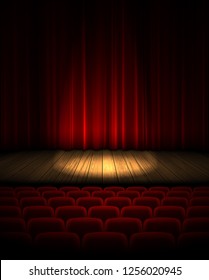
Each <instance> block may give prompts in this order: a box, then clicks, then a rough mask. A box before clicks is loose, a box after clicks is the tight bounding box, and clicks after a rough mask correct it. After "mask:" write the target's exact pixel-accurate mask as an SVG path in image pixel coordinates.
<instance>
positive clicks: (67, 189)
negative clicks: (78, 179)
mask: <svg viewBox="0 0 209 280" xmlns="http://www.w3.org/2000/svg"><path fill="white" fill-rule="evenodd" d="M59 190H60V191H63V192H65V193H67V192H70V191H80V188H79V187H76V186H63V187H60V188H59Z"/></svg>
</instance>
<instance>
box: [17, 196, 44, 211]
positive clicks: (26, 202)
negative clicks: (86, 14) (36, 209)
mask: <svg viewBox="0 0 209 280" xmlns="http://www.w3.org/2000/svg"><path fill="white" fill-rule="evenodd" d="M44 205H47V202H46V199H45V198H44V197H41V196H37V197H23V198H21V199H20V207H21V208H22V209H23V208H24V207H27V206H44Z"/></svg>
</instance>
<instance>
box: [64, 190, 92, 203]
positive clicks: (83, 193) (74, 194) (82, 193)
mask: <svg viewBox="0 0 209 280" xmlns="http://www.w3.org/2000/svg"><path fill="white" fill-rule="evenodd" d="M66 196H67V197H72V198H74V199H75V201H76V200H77V199H78V198H79V197H88V196H90V192H88V191H70V192H67V194H66Z"/></svg>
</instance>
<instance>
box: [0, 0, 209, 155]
mask: <svg viewBox="0 0 209 280" xmlns="http://www.w3.org/2000/svg"><path fill="white" fill-rule="evenodd" d="M3 2H4V1H3ZM186 3H187V4H188V5H189V7H188V5H186ZM208 26H209V25H208V9H207V1H196V3H190V2H188V1H181V5H178V4H177V1H151V0H150V1H117V0H115V1H110V0H109V1H107V0H101V1H96V0H95V1H93V0H88V1H80V0H78V1H63V0H61V1H42V2H41V3H40V2H39V3H38V1H14V2H9V3H8V1H5V3H4V6H3V7H2V8H1V41H2V50H1V61H0V64H1V66H0V67H1V73H2V74H1V93H0V97H1V100H0V110H1V113H0V114H1V115H0V118H1V119H0V120H1V123H0V135H1V136H0V147H1V149H25V148H49V149H51V148H58V149H75V148H79V149H87V148H90V149H101V148H108V149H172V150H173V149H197V150H208V148H209V144H208V143H209V137H208V136H209V135H208V127H209V123H208V121H209V110H208V101H209V100H208V47H209V46H208Z"/></svg>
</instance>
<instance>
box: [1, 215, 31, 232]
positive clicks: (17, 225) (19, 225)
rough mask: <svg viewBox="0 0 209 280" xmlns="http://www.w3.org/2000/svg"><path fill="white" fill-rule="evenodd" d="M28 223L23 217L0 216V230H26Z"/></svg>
mask: <svg viewBox="0 0 209 280" xmlns="http://www.w3.org/2000/svg"><path fill="white" fill-rule="evenodd" d="M25 231H26V225H25V221H24V219H22V218H14V217H6V218H5V217H4V218H0V232H25Z"/></svg>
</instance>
